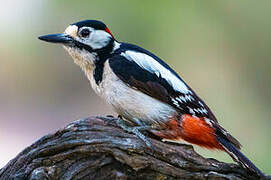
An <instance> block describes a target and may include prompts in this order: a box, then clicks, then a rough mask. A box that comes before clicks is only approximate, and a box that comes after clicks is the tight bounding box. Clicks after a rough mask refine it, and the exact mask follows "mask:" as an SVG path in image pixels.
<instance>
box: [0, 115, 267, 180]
mask: <svg viewBox="0 0 271 180" xmlns="http://www.w3.org/2000/svg"><path fill="white" fill-rule="evenodd" d="M115 120H116V119H115V118H113V117H89V118H86V119H81V120H77V121H74V122H72V123H71V124H69V125H68V126H66V127H65V128H63V129H60V130H58V131H57V132H56V133H53V134H49V135H46V136H44V137H42V138H41V139H39V140H38V141H37V142H35V143H34V144H32V145H31V146H29V147H27V148H26V149H25V150H23V151H22V152H21V153H20V154H18V155H17V157H15V158H14V159H13V160H11V161H10V162H9V163H8V164H7V165H6V166H5V167H4V168H2V169H1V170H0V179H3V180H6V179H31V180H43V179H97V180H99V179H159V180H162V179H260V178H259V177H258V176H257V175H255V174H249V172H248V171H247V170H245V169H243V168H241V167H240V166H239V165H236V164H228V163H223V162H219V161H217V160H215V159H206V158H204V157H202V156H200V155H199V154H197V153H196V152H195V151H194V150H193V147H192V146H190V145H182V144H180V145H179V144H178V145H176V144H169V143H163V142H161V141H160V140H159V139H155V138H154V137H149V140H150V142H151V144H152V149H149V148H148V147H147V146H146V145H145V144H144V142H143V141H141V140H140V139H138V138H137V137H136V136H134V135H133V134H129V133H127V132H125V131H123V130H122V129H121V128H119V127H118V126H117V125H116V124H115ZM262 179H271V178H270V176H268V177H267V176H266V177H262Z"/></svg>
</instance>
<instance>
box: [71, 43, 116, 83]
mask: <svg viewBox="0 0 271 180" xmlns="http://www.w3.org/2000/svg"><path fill="white" fill-rule="evenodd" d="M113 44H114V39H112V38H111V39H110V41H109V43H108V44H107V45H106V46H105V47H103V48H101V49H93V48H92V47H90V46H88V45H86V44H83V43H81V42H79V41H76V40H73V42H72V46H73V47H75V48H79V49H80V50H83V49H84V50H86V51H88V52H90V53H94V52H95V53H97V60H96V61H95V62H94V63H95V69H94V71H93V76H94V79H95V82H96V84H97V85H99V84H100V83H101V82H102V79H103V71H104V63H105V61H106V60H107V59H108V58H110V57H111V56H112V54H111V52H112V50H113Z"/></svg>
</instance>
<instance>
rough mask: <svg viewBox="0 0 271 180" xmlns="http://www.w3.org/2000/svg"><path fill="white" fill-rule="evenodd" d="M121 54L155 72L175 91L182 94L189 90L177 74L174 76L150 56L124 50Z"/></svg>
mask: <svg viewBox="0 0 271 180" xmlns="http://www.w3.org/2000/svg"><path fill="white" fill-rule="evenodd" d="M121 55H122V56H124V57H126V58H127V59H128V60H130V61H134V62H135V63H137V64H138V65H139V66H140V67H141V68H143V69H145V70H147V71H149V72H151V73H154V74H156V75H157V76H158V77H159V76H161V77H162V78H164V79H166V80H167V82H168V83H169V84H170V85H171V86H172V87H173V89H174V90H175V91H179V92H181V93H183V94H187V93H189V92H190V90H189V89H188V87H187V86H186V85H185V84H184V83H183V82H182V81H181V80H180V79H179V78H178V77H177V76H175V75H174V74H173V73H172V72H170V71H169V70H168V69H166V68H165V67H164V66H162V65H161V64H160V63H159V62H157V61H156V60H155V59H153V58H152V57H151V56H149V55H147V54H144V53H139V52H134V51H125V52H124V53H121Z"/></svg>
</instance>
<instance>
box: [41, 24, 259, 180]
mask: <svg viewBox="0 0 271 180" xmlns="http://www.w3.org/2000/svg"><path fill="white" fill-rule="evenodd" d="M38 38H39V39H40V40H42V41H46V42H50V43H58V44H61V45H63V47H64V49H65V50H66V51H68V53H69V54H70V55H71V56H72V58H73V60H74V63H75V64H77V65H78V66H80V68H81V69H82V70H83V72H84V73H85V75H86V76H87V78H88V80H89V82H90V84H91V86H92V88H93V90H94V91H95V93H96V94H97V95H98V96H100V97H101V98H102V99H103V100H105V101H106V102H107V103H108V104H109V105H111V106H112V107H113V110H114V111H115V112H116V113H117V114H118V115H119V117H120V118H118V124H120V126H121V127H122V128H123V129H124V130H127V131H128V132H132V133H134V134H135V135H136V136H138V137H139V138H140V139H142V140H143V141H144V142H145V143H146V145H147V146H149V147H151V143H150V142H149V141H148V138H147V137H146V136H145V135H144V134H143V133H142V131H144V130H146V131H149V132H151V133H152V134H154V135H155V136H158V137H160V138H161V139H162V140H163V141H173V142H183V141H185V142H188V143H191V144H195V145H199V146H201V147H204V148H208V149H215V150H221V151H224V152H226V153H228V154H229V155H230V156H231V157H232V159H233V160H234V161H236V162H237V163H239V164H240V165H242V166H243V167H244V168H246V169H248V170H249V171H250V172H252V173H256V174H257V175H259V176H263V173H262V172H261V170H260V169H258V168H257V167H256V166H255V165H254V164H253V163H252V162H251V161H250V160H249V159H248V158H247V157H246V156H245V155H244V154H243V153H242V152H241V151H240V149H241V144H240V143H239V141H238V140H237V139H235V138H234V137H233V136H232V135H231V134H230V133H229V132H228V131H227V130H226V129H224V128H223V127H222V126H221V125H220V124H219V123H218V121H217V119H216V117H215V115H214V114H213V113H212V111H211V110H210V108H209V107H208V106H207V105H206V104H205V102H204V101H203V100H202V99H201V98H200V97H199V96H198V95H197V94H196V93H195V92H194V91H193V90H192V88H191V87H190V86H189V85H188V84H187V83H186V82H185V81H184V80H183V79H182V78H181V77H180V76H179V75H178V74H177V73H176V72H175V71H174V70H173V69H172V68H171V67H170V66H169V65H168V64H167V63H165V61H163V60H162V59H160V58H159V57H158V56H156V55H155V54H153V53H151V52H150V51H148V50H145V49H143V48H141V47H139V46H137V45H134V44H130V43H124V42H119V41H117V40H116V39H115V37H114V36H113V34H112V33H111V31H110V30H109V28H108V27H107V26H106V25H105V24H104V23H103V22H101V21H98V20H83V21H79V22H76V23H73V24H70V25H69V26H68V27H67V28H66V29H65V31H64V33H58V34H49V35H43V36H40V37H38ZM125 121H129V122H132V123H133V124H135V126H128V125H126V124H125Z"/></svg>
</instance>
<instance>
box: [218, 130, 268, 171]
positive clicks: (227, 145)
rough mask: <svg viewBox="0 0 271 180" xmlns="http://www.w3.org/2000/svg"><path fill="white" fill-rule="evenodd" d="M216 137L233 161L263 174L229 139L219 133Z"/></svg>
mask: <svg viewBox="0 0 271 180" xmlns="http://www.w3.org/2000/svg"><path fill="white" fill-rule="evenodd" d="M216 138H217V140H218V142H219V143H220V144H221V145H222V146H223V148H224V149H225V151H226V152H227V153H228V154H229V155H230V156H231V157H232V158H233V160H234V161H236V162H237V163H239V164H240V165H242V166H243V167H244V168H247V169H249V170H250V171H252V172H255V173H257V174H258V175H259V176H264V174H263V173H262V172H261V170H260V169H258V168H257V167H256V166H255V165H254V164H253V163H252V162H251V161H250V160H249V159H248V158H247V157H246V156H245V155H244V154H243V153H242V152H240V151H239V150H238V147H235V146H234V145H233V144H232V143H231V142H230V141H229V140H227V139H226V138H224V137H223V136H221V135H218V136H217V137H216Z"/></svg>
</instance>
